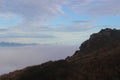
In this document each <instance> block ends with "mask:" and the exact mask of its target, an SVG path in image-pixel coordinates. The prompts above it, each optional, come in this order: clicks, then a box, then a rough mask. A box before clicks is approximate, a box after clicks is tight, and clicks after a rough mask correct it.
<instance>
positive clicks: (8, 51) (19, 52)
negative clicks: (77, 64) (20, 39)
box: [0, 45, 78, 74]
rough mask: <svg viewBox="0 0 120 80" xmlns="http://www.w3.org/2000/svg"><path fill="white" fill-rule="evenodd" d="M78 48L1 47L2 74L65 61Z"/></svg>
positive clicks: (63, 46)
mask: <svg viewBox="0 0 120 80" xmlns="http://www.w3.org/2000/svg"><path fill="white" fill-rule="evenodd" d="M77 47H78V46H71V45H39V46H31V47H29V46H27V47H0V51H1V52H0V74H3V73H8V72H10V71H13V70H16V69H21V68H24V67H26V66H31V65H38V64H41V63H43V62H46V61H49V60H58V59H64V58H66V57H67V56H70V55H73V53H74V52H75V50H76V49H77Z"/></svg>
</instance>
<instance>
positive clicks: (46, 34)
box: [0, 0, 120, 74]
mask: <svg viewBox="0 0 120 80" xmlns="http://www.w3.org/2000/svg"><path fill="white" fill-rule="evenodd" d="M104 28H116V29H120V0H0V43H5V44H7V43H8V44H12V43H14V44H33V43H35V44H40V45H36V46H22V47H13V46H11V47H10V46H9V47H7V46H6V47H2V46H0V51H1V52H0V74H3V73H7V72H10V71H13V70H16V69H20V68H23V67H26V66H29V65H34V64H39V63H42V62H45V61H49V60H57V59H62V58H65V57H67V56H70V55H72V54H74V52H75V50H77V49H78V48H79V46H80V44H81V43H82V42H83V41H85V40H86V39H88V38H89V36H90V35H91V34H92V33H96V32H98V31H100V30H101V29H104ZM33 52H34V53H33ZM28 56H29V58H28ZM26 59H27V60H26Z"/></svg>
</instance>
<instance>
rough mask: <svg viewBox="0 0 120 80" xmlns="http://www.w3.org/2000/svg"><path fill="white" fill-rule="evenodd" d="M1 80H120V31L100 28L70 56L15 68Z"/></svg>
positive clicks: (0, 79) (0, 77) (1, 77)
mask: <svg viewBox="0 0 120 80" xmlns="http://www.w3.org/2000/svg"><path fill="white" fill-rule="evenodd" d="M53 56H54V55H53ZM0 80H120V30H116V29H108V28H107V29H103V30H101V31H100V32H98V33H95V34H92V35H91V36H90V39H88V40H86V41H85V42H83V43H82V44H81V46H80V50H77V51H76V52H75V54H74V55H73V56H71V57H67V58H66V59H64V60H59V61H49V62H46V63H44V64H41V65H36V66H30V67H27V68H25V69H22V70H17V71H15V72H11V73H9V74H5V75H2V76H0Z"/></svg>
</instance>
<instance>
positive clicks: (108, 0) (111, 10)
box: [68, 0, 120, 17]
mask: <svg viewBox="0 0 120 80" xmlns="http://www.w3.org/2000/svg"><path fill="white" fill-rule="evenodd" d="M119 3H120V1H119V0H84V1H82V0H71V2H70V3H69V4H68V8H69V9H70V10H72V11H73V12H76V13H80V14H81V13H82V14H86V15H91V16H93V17H94V16H105V15H120V9H119V7H120V5H119ZM69 5H71V6H69Z"/></svg>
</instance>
